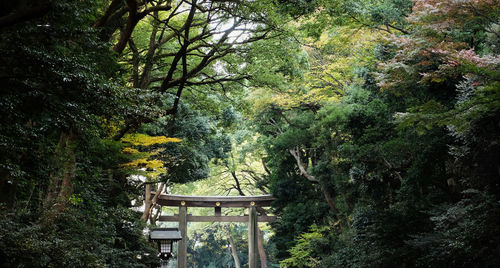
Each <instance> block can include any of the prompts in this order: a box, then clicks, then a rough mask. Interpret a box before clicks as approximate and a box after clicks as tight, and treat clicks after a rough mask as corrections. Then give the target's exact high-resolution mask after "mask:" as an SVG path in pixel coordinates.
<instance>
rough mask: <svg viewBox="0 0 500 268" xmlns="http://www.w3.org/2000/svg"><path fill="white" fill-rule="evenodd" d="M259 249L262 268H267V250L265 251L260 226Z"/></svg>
mask: <svg viewBox="0 0 500 268" xmlns="http://www.w3.org/2000/svg"><path fill="white" fill-rule="evenodd" d="M257 247H258V249H259V256H260V267H261V268H267V256H266V250H265V249H264V237H263V236H262V232H261V231H260V228H259V226H257Z"/></svg>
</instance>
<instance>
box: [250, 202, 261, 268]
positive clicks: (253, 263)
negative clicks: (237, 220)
mask: <svg viewBox="0 0 500 268" xmlns="http://www.w3.org/2000/svg"><path fill="white" fill-rule="evenodd" d="M248 214H249V216H248V268H257V262H258V261H257V260H258V258H259V257H258V249H257V239H258V237H257V210H256V209H255V207H254V206H252V207H250V208H248Z"/></svg>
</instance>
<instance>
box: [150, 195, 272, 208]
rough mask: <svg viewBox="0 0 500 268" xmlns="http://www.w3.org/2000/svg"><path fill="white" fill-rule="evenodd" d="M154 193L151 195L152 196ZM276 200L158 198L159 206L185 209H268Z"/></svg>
mask: <svg viewBox="0 0 500 268" xmlns="http://www.w3.org/2000/svg"><path fill="white" fill-rule="evenodd" d="M154 195H156V193H152V196H154ZM274 200H276V198H274V197H273V196H271V195H256V196H189V195H167V194H161V195H160V196H159V197H158V204H159V205H161V206H170V207H178V206H186V207H251V206H256V207H269V206H271V203H272V202H273V201H274Z"/></svg>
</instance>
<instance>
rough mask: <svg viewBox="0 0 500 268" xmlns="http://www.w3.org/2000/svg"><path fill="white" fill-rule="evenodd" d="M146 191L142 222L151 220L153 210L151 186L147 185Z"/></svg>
mask: <svg viewBox="0 0 500 268" xmlns="http://www.w3.org/2000/svg"><path fill="white" fill-rule="evenodd" d="M145 188H146V189H145V190H144V191H145V193H144V211H143V212H142V216H141V220H143V221H147V220H148V218H149V209H150V208H151V184H149V183H147V184H146V187H145Z"/></svg>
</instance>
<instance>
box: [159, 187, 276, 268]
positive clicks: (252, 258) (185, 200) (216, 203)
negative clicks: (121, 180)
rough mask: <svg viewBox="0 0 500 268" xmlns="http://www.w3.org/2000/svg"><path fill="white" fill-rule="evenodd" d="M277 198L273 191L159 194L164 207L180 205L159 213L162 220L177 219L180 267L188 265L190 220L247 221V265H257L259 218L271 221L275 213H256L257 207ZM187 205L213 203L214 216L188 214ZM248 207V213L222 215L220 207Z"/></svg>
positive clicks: (200, 205) (250, 266) (205, 205)
mask: <svg viewBox="0 0 500 268" xmlns="http://www.w3.org/2000/svg"><path fill="white" fill-rule="evenodd" d="M274 200H275V198H274V197H272V196H271V195H258V196H186V195H167V194H161V195H160V196H158V201H157V204H158V205H160V206H165V207H179V214H175V215H172V216H160V217H159V219H158V220H159V221H164V222H178V223H179V230H180V231H181V235H182V240H181V241H179V243H178V253H177V267H178V268H186V265H187V223H188V222H248V267H249V268H257V260H258V250H257V239H258V238H257V222H271V221H274V220H276V216H268V215H257V208H258V207H269V206H270V205H271V202H272V201H274ZM188 207H213V208H214V215H213V216H193V215H191V214H187V208H188ZM223 207H229V208H248V215H244V216H222V215H221V208H223Z"/></svg>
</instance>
